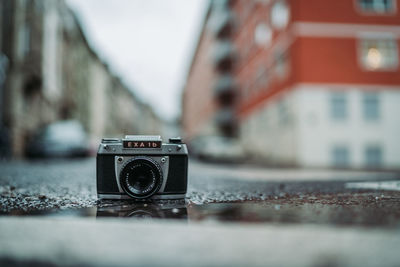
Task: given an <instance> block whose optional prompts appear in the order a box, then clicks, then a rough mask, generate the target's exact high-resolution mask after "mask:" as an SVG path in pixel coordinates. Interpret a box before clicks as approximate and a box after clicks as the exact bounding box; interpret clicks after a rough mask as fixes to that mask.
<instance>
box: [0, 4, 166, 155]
mask: <svg viewBox="0 0 400 267" xmlns="http://www.w3.org/2000/svg"><path fill="white" fill-rule="evenodd" d="M0 14H1V16H0V23H1V24H0V29H1V30H0V38H1V39H0V48H1V54H0V104H1V105H0V106H1V113H0V150H1V153H0V154H1V155H3V156H7V155H8V156H10V155H11V156H16V157H22V156H23V155H24V149H25V147H26V144H27V142H29V140H30V139H31V138H32V137H33V136H34V135H35V133H36V132H37V131H38V129H40V128H43V127H44V126H46V125H48V124H50V123H52V122H55V121H59V120H66V119H75V120H78V121H80V122H81V124H82V125H83V127H84V129H85V130H86V132H87V133H88V135H89V138H90V142H91V144H92V147H95V146H96V145H97V144H98V143H99V141H100V138H102V137H104V136H122V135H123V134H126V133H129V134H136V133H137V134H143V133H147V134H156V133H158V132H159V130H160V129H161V127H162V125H161V120H160V119H159V118H158V117H157V116H156V115H155V114H154V112H153V111H152V110H151V109H150V108H149V107H148V106H147V105H146V104H144V103H142V102H141V101H139V100H138V99H137V97H136V96H135V95H134V94H133V93H132V91H131V90H130V89H129V88H128V87H127V86H126V85H124V84H123V83H122V81H121V80H120V79H119V78H118V77H117V76H116V75H115V74H114V73H112V72H111V71H110V69H109V67H108V66H107V64H106V63H105V62H103V61H102V60H101V59H100V58H99V56H98V55H97V54H96V52H95V51H94V50H93V49H92V48H91V47H90V45H89V44H88V41H87V39H86V37H85V35H84V33H83V32H82V29H81V26H80V23H79V21H78V19H77V18H76V16H75V15H74V13H73V12H72V11H71V10H70V9H69V8H68V6H67V5H66V3H65V2H64V1H63V0H55V1H54V0H4V1H1V2H0ZM149 109H150V110H149ZM142 121H146V123H143V122H142ZM148 124H152V125H151V126H149V125H148Z"/></svg>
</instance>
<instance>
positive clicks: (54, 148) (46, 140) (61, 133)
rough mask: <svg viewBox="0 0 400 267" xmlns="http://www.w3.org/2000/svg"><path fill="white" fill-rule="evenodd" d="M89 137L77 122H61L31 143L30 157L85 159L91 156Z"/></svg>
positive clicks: (27, 150) (43, 130)
mask: <svg viewBox="0 0 400 267" xmlns="http://www.w3.org/2000/svg"><path fill="white" fill-rule="evenodd" d="M89 151H90V150H89V142H88V137H87V134H86V132H85V130H84V129H83V127H82V125H81V124H80V123H79V122H78V121H76V120H66V121H59V122H55V123H53V124H50V125H48V126H47V127H45V128H44V129H42V130H40V131H39V132H38V133H37V134H35V136H34V137H33V138H32V139H31V141H30V142H29V144H28V146H27V149H26V155H27V156H28V157H83V156H88V155H89Z"/></svg>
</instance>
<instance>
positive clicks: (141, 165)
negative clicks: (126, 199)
mask: <svg viewBox="0 0 400 267" xmlns="http://www.w3.org/2000/svg"><path fill="white" fill-rule="evenodd" d="M119 181H120V185H121V187H122V189H123V190H124V191H125V193H127V194H128V195H129V196H131V197H133V198H148V197H150V196H152V195H153V194H155V193H156V192H157V191H158V190H159V189H160V186H161V184H162V171H161V167H160V166H159V164H158V163H157V162H155V161H154V160H153V159H151V158H148V157H136V158H133V159H132V160H130V161H128V162H127V163H126V164H125V165H124V166H123V167H122V171H121V173H120V175H119Z"/></svg>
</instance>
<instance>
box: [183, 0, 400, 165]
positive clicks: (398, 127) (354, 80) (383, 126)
mask: <svg viewBox="0 0 400 267" xmlns="http://www.w3.org/2000/svg"><path fill="white" fill-rule="evenodd" d="M399 4H400V1H398V0H337V1H318V0H269V1H267V0H265V1H263V0H259V1H244V0H235V1H228V2H227V3H226V5H225V8H226V9H227V10H229V11H230V12H232V14H233V16H232V18H231V19H232V20H233V25H234V28H233V33H232V34H231V37H230V41H231V43H233V47H234V51H235V62H234V68H233V71H232V77H233V79H234V83H235V84H236V86H237V89H236V90H237V95H238V97H237V101H236V104H235V116H236V118H237V121H238V131H239V132H240V134H239V138H240V141H241V142H242V144H243V147H244V148H245V149H246V151H247V154H248V155H249V156H253V157H254V158H257V159H261V160H262V161H264V162H268V163H272V164H282V165H297V166H310V167H352V168H364V167H368V168H369V167H371V168H399V167H400V142H398V136H400V119H399V117H398V116H397V115H396V114H399V113H400V107H399V105H397V104H396V103H400V102H399V101H400V68H399V60H400V59H399V51H398V50H399V49H398V47H399V44H400V42H399V39H400V11H399V10H398V7H399ZM189 77H190V76H189Z"/></svg>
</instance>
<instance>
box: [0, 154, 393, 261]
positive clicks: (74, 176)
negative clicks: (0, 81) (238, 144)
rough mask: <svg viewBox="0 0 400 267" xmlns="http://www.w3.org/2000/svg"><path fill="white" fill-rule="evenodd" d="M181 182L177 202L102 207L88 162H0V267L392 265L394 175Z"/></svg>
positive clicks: (203, 170) (212, 173) (226, 175)
mask: <svg viewBox="0 0 400 267" xmlns="http://www.w3.org/2000/svg"><path fill="white" fill-rule="evenodd" d="M188 178H189V185H188V193H187V198H186V200H170V201H145V202H143V201H142V202H132V201H102V202H99V201H98V200H97V197H96V193H97V192H96V173H95V160H94V159H93V158H85V159H73V160H47V161H43V160H40V161H11V162H6V161H3V162H0V215H2V216H0V266H398V265H399V264H400V256H399V254H398V247H399V245H400V191H399V190H400V182H399V181H400V174H399V173H398V172H372V171H337V170H305V169H271V168H264V167H259V166H258V167H257V166H250V165H221V164H208V163H207V164H205V163H201V162H197V161H193V160H192V161H191V163H190V165H189V177H188ZM10 215H11V216H10ZM26 215H28V216H26ZM32 244H35V245H32Z"/></svg>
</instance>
